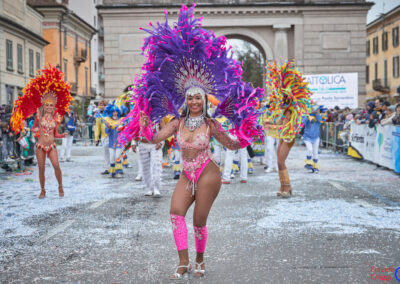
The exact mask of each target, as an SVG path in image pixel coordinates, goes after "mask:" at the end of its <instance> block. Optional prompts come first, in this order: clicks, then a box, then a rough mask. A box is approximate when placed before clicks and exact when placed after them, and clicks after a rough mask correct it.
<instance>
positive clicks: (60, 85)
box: [11, 66, 72, 133]
mask: <svg viewBox="0 0 400 284" xmlns="http://www.w3.org/2000/svg"><path fill="white" fill-rule="evenodd" d="M38 73H39V75H38V76H37V77H36V78H33V79H31V80H30V81H29V83H28V84H27V85H26V86H25V88H24V89H23V93H24V95H23V96H22V97H20V98H18V99H17V100H16V101H15V103H14V111H13V114H12V117H11V129H12V130H13V131H14V132H16V133H18V132H20V131H21V130H22V129H23V121H24V120H25V119H26V118H28V117H30V116H31V115H33V114H34V113H35V112H36V111H37V109H38V108H40V107H41V106H42V105H43V104H44V103H45V102H47V101H49V100H51V101H52V102H53V103H54V105H55V107H56V112H57V113H58V114H59V115H60V116H63V115H64V114H65V112H66V111H68V108H69V103H70V102H71V101H72V96H71V95H70V92H69V90H70V88H71V86H70V85H68V83H67V82H65V81H64V79H63V78H64V74H63V73H62V72H61V71H59V70H58V69H57V68H55V67H52V66H48V67H47V68H45V69H42V70H40V71H38Z"/></svg>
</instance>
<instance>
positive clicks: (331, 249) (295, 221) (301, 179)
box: [0, 145, 400, 284]
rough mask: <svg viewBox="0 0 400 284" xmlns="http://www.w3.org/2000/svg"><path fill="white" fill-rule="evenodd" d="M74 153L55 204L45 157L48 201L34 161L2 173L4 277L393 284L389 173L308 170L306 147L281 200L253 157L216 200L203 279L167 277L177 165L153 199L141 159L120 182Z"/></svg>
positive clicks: (398, 193)
mask: <svg viewBox="0 0 400 284" xmlns="http://www.w3.org/2000/svg"><path fill="white" fill-rule="evenodd" d="M72 155H73V161H72V162H69V163H67V162H65V163H62V164H61V167H62V171H63V183H64V190H65V197H64V198H62V199H61V198H59V197H58V192H57V182H56V179H55V177H54V175H53V170H52V168H51V166H50V165H49V164H48V165H47V167H46V181H47V184H46V189H47V196H46V198H45V199H43V200H39V199H38V198H37V196H38V195H39V193H40V186H39V181H38V177H37V169H36V168H33V174H32V175H30V176H29V175H26V176H14V175H6V174H5V173H4V172H2V173H0V282H1V283H171V282H173V283H176V282H178V283H280V284H283V283H400V281H398V280H396V278H395V272H394V270H395V269H396V268H398V267H399V266H400V246H399V240H400V178H399V175H396V174H394V173H393V171H390V170H387V169H384V168H381V167H377V166H376V165H373V164H370V163H367V162H360V161H356V160H354V159H351V158H348V157H345V156H344V155H341V154H335V153H333V152H330V151H327V150H322V153H321V154H320V168H321V172H320V173H319V174H311V173H307V172H306V170H305V169H304V167H303V166H304V156H305V148H304V147H302V146H296V147H294V148H293V149H292V152H291V153H290V155H289V158H288V161H287V165H288V168H289V172H290V177H291V182H292V187H293V197H292V198H290V199H280V198H278V197H277V196H276V191H277V190H278V189H279V179H278V174H277V173H276V172H274V173H268V174H266V173H264V169H263V166H262V165H260V164H259V163H255V172H254V174H253V175H249V179H248V183H247V184H241V183H240V182H239V177H237V178H236V179H234V180H232V184H230V185H223V186H222V188H221V191H220V194H219V196H218V198H217V200H216V201H215V203H214V205H213V207H212V210H211V212H210V216H209V219H208V223H207V227H208V234H209V237H208V243H207V249H206V252H205V262H206V270H207V271H206V276H205V277H204V278H202V279H197V278H195V279H190V280H182V281H170V280H169V279H168V276H169V274H171V273H172V272H173V271H174V269H175V267H176V265H177V264H178V257H177V253H176V249H175V244H174V241H173V236H172V233H171V224H170V220H169V202H170V198H171V195H172V192H173V189H174V185H175V184H176V181H175V180H173V178H172V169H170V168H166V169H164V170H163V172H162V178H163V187H162V189H161V194H162V197H160V198H152V197H145V196H144V192H145V189H144V188H143V186H142V183H141V182H135V181H134V177H135V176H136V172H137V164H136V163H137V162H136V159H137V156H136V154H134V153H132V152H130V153H129V159H130V161H131V163H132V164H133V168H131V169H126V170H125V174H124V177H123V178H121V179H111V178H109V177H106V176H102V175H100V172H101V171H103V170H104V169H105V165H104V162H103V159H102V149H101V148H99V147H83V146H75V145H74V147H73V151H72ZM192 214H193V208H191V209H190V210H189V212H188V215H187V218H186V222H187V224H188V232H189V252H190V258H191V262H192V263H193V264H194V256H195V249H194V236H193V226H192ZM382 269H383V270H382ZM385 269H386V271H385ZM397 272H398V273H397V275H398V276H397V277H398V278H399V279H400V269H399V270H398V271H397Z"/></svg>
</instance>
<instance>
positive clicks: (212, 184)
mask: <svg viewBox="0 0 400 284" xmlns="http://www.w3.org/2000/svg"><path fill="white" fill-rule="evenodd" d="M220 188H221V175H220V173H219V170H218V167H217V166H216V165H215V164H214V163H213V162H210V163H209V164H208V165H207V166H206V168H205V169H204V171H203V173H202V174H201V176H200V178H199V181H198V183H197V190H196V202H195V205H194V211H193V224H194V225H195V226H197V227H203V226H205V225H206V224H207V218H208V214H209V212H210V210H211V206H212V204H213V203H214V200H215V199H216V198H217V196H218V193H219V190H220Z"/></svg>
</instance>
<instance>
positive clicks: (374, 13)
mask: <svg viewBox="0 0 400 284" xmlns="http://www.w3.org/2000/svg"><path fill="white" fill-rule="evenodd" d="M368 2H374V3H375V5H374V6H372V7H371V9H370V10H369V12H368V15H367V23H370V22H372V21H373V20H375V19H376V18H378V17H379V14H380V13H386V12H388V11H390V10H392V9H393V8H394V7H396V6H398V5H400V0H369V1H368Z"/></svg>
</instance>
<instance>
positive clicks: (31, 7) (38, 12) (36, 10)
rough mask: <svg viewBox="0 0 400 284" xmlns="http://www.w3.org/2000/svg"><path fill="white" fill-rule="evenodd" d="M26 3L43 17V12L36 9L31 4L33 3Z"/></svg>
mask: <svg viewBox="0 0 400 284" xmlns="http://www.w3.org/2000/svg"><path fill="white" fill-rule="evenodd" d="M26 5H27V6H29V7H31V8H32V9H33V10H35V12H36V13H38V14H40V15H41V16H42V17H44V15H43V13H41V12H40V11H39V10H38V9H36V7H35V6H33V5H31V4H29V3H26Z"/></svg>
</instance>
